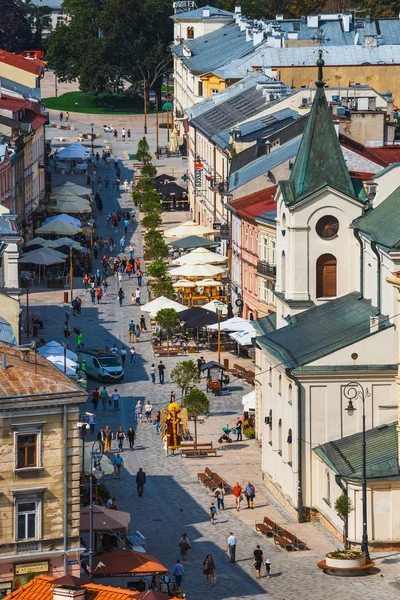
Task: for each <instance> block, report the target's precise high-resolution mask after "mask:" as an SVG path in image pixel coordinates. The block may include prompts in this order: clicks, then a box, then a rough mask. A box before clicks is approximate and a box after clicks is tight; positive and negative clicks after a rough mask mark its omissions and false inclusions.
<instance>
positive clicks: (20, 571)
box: [14, 560, 49, 575]
mask: <svg viewBox="0 0 400 600" xmlns="http://www.w3.org/2000/svg"><path fill="white" fill-rule="evenodd" d="M14 570H15V575H28V574H29V573H48V571H49V561H48V560H42V561H41V562H34V563H22V564H20V565H15V566H14Z"/></svg>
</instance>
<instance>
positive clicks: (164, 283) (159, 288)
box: [153, 276, 176, 300]
mask: <svg viewBox="0 0 400 600" xmlns="http://www.w3.org/2000/svg"><path fill="white" fill-rule="evenodd" d="M153 291H154V295H155V297H156V298H159V297H160V296H165V298H169V299H170V300H176V292H175V288H174V286H173V285H172V279H171V277H169V276H167V277H163V278H162V279H160V280H159V281H158V282H157V283H156V285H155V286H154V288H153Z"/></svg>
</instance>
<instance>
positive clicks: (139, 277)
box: [135, 269, 143, 287]
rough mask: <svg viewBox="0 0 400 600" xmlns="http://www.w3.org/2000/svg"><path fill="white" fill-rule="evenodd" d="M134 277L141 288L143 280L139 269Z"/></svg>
mask: <svg viewBox="0 0 400 600" xmlns="http://www.w3.org/2000/svg"><path fill="white" fill-rule="evenodd" d="M135 275H136V277H137V283H138V286H139V287H142V278H143V273H142V271H141V270H140V269H136V273H135Z"/></svg>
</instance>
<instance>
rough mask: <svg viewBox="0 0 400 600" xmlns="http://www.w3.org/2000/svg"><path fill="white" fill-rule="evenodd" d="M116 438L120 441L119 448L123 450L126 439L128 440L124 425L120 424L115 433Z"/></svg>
mask: <svg viewBox="0 0 400 600" xmlns="http://www.w3.org/2000/svg"><path fill="white" fill-rule="evenodd" d="M115 439H116V440H117V443H118V450H119V451H120V452H122V451H123V447H124V440H126V435H125V432H124V430H123V429H122V425H120V426H119V429H118V431H117V433H116V435H115Z"/></svg>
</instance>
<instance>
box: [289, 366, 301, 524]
mask: <svg viewBox="0 0 400 600" xmlns="http://www.w3.org/2000/svg"><path fill="white" fill-rule="evenodd" d="M285 372H286V375H287V376H288V377H289V379H291V380H292V381H294V383H295V384H296V387H297V514H298V518H299V523H302V522H303V482H302V448H301V438H302V435H301V415H302V413H301V384H300V381H299V380H298V379H297V377H296V376H295V375H293V372H292V371H291V369H286V370H285Z"/></svg>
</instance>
